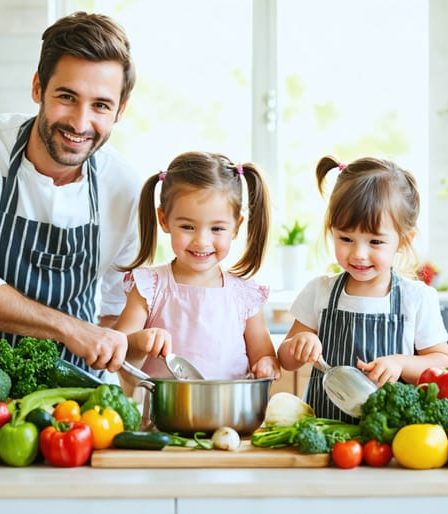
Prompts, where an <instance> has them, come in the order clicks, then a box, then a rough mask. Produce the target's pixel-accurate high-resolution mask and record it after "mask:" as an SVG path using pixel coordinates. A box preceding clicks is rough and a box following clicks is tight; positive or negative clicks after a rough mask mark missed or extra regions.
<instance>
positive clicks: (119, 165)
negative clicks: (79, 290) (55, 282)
mask: <svg viewBox="0 0 448 514" xmlns="http://www.w3.org/2000/svg"><path fill="white" fill-rule="evenodd" d="M29 117H30V116H26V115H23V114H0V172H1V175H2V176H4V177H5V176H7V175H8V168H9V158H10V153H11V151H12V148H13V146H14V143H15V141H16V136H17V132H18V130H19V127H20V125H21V124H22V123H23V122H24V121H25V120H26V119H28V118H29ZM95 159H96V165H97V182H98V204H99V217H100V263H99V275H98V276H99V278H100V280H101V289H100V291H101V293H100V298H101V303H100V307H99V313H98V314H99V315H100V316H105V315H117V314H120V312H121V310H122V308H123V306H124V303H125V300H126V299H125V295H124V292H123V286H122V277H123V274H122V273H119V272H117V271H116V270H115V269H114V267H115V266H116V265H117V264H121V265H124V264H129V263H130V262H131V261H132V260H133V259H134V258H135V256H136V249H137V240H138V237H137V222H136V212H137V202H138V196H139V192H140V186H141V184H140V182H141V181H140V179H139V175H138V173H137V172H136V170H134V169H132V167H131V166H130V165H129V164H128V163H127V162H126V161H125V160H124V159H123V157H122V156H121V155H120V154H118V153H117V152H116V151H115V150H114V149H113V148H112V147H111V146H109V145H107V144H106V145H104V146H103V147H102V148H100V150H98V152H96V153H95ZM86 167H87V165H86V164H85V165H84V166H83V169H82V176H81V177H80V178H79V180H77V181H76V182H73V183H71V184H66V185H64V186H55V185H54V183H53V179H51V178H49V177H46V176H45V175H42V174H40V173H38V172H37V171H36V169H35V168H34V166H33V165H32V164H31V162H30V161H28V160H27V159H26V158H25V157H24V158H23V159H22V165H21V167H20V169H19V171H18V183H19V198H18V203H17V211H16V214H17V215H19V216H22V217H25V218H28V219H32V220H35V221H41V222H44V223H51V224H53V225H56V226H58V227H63V228H69V227H74V226H77V225H81V224H84V223H87V222H88V221H89V219H90V210H89V195H88V192H89V185H88V181H87V177H86ZM2 187H3V184H2V181H0V193H1V190H2ZM2 278H3V277H0V284H4V280H2Z"/></svg>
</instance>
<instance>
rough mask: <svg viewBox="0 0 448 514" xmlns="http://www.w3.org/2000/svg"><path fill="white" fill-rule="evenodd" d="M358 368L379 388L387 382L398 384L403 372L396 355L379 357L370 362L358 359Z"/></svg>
mask: <svg viewBox="0 0 448 514" xmlns="http://www.w3.org/2000/svg"><path fill="white" fill-rule="evenodd" d="M356 367H357V368H358V369H360V370H361V371H363V372H364V373H366V374H367V376H368V378H370V380H371V381H372V382H374V383H375V384H377V386H378V387H382V386H383V385H384V384H385V383H386V382H396V381H397V380H398V379H399V378H400V376H401V373H402V372H403V367H402V366H401V364H400V363H399V361H398V359H396V358H395V356H394V355H388V356H387V357H378V358H377V359H375V360H373V361H370V362H364V361H362V360H361V359H358V362H357V363H356Z"/></svg>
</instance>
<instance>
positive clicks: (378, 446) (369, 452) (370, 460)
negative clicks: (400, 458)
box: [363, 439, 392, 468]
mask: <svg viewBox="0 0 448 514" xmlns="http://www.w3.org/2000/svg"><path fill="white" fill-rule="evenodd" d="M363 453H364V462H365V463H366V464H368V465H369V466H373V467H375V468H380V467H382V466H386V465H387V464H389V462H390V459H391V458H392V448H391V447H390V445H388V444H387V443H379V442H378V441H376V440H375V439H372V440H371V441H369V442H368V443H366V444H365V445H364V447H363Z"/></svg>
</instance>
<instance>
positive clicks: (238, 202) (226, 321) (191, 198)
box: [116, 152, 280, 379]
mask: <svg viewBox="0 0 448 514" xmlns="http://www.w3.org/2000/svg"><path fill="white" fill-rule="evenodd" d="M243 181H245V182H246V184H247V195H248V205H249V213H248V224H247V241H246V248H245V250H244V252H243V255H242V256H241V258H240V259H239V260H238V262H236V263H235V264H234V265H233V266H232V267H231V268H230V269H229V270H228V271H224V270H223V269H222V268H221V261H222V260H223V259H224V258H225V257H226V256H227V255H228V253H229V251H230V247H231V243H232V240H233V239H235V238H236V237H237V235H238V230H239V228H240V226H241V223H242V221H243V216H242V213H241V211H242V191H243ZM159 183H160V184H161V190H160V206H159V207H158V208H157V209H156V206H155V192H156V186H157V185H158V184H159ZM157 221H158V223H159V225H160V227H161V229H162V230H163V231H164V232H166V233H167V234H169V235H170V238H171V246H172V249H173V252H174V254H175V258H174V260H173V261H172V262H171V263H169V264H165V265H162V266H150V265H151V264H152V263H153V261H154V257H155V252H156V247H157V230H158V227H157ZM139 229H140V251H139V253H138V255H137V257H136V258H135V260H134V262H132V263H131V264H130V265H129V266H127V267H124V268H123V269H124V270H125V271H127V273H126V278H125V286H126V289H127V292H128V297H127V303H126V307H125V309H124V311H123V313H122V314H121V316H120V318H119V320H118V323H117V325H116V328H117V329H118V330H121V331H123V332H125V333H126V334H128V343H129V349H128V355H127V359H128V360H129V361H131V362H132V363H134V364H135V365H137V366H139V367H142V369H143V370H144V371H146V372H147V373H148V374H149V375H150V376H152V377H159V378H163V377H168V376H171V375H170V374H169V371H168V369H167V368H166V365H165V362H164V359H163V358H162V359H161V358H158V357H164V356H166V355H167V354H168V353H170V352H174V353H176V354H178V355H181V356H182V357H185V358H187V359H188V360H189V361H191V362H192V364H194V365H195V366H196V367H197V368H198V370H199V371H200V372H201V373H202V374H203V375H204V376H205V378H207V379H236V378H241V377H243V376H244V375H246V374H247V373H248V372H252V373H253V374H254V375H255V377H256V378H261V377H274V378H278V377H279V376H280V367H279V364H278V361H277V358H276V353H275V349H274V347H273V344H272V341H271V338H270V335H269V331H268V328H267V325H266V322H265V319H264V315H263V310H262V307H263V304H264V303H265V302H266V300H267V296H268V288H267V287H265V286H260V285H258V284H256V283H255V282H254V281H253V279H250V277H251V276H253V275H254V274H255V273H256V272H257V271H258V270H259V268H260V266H261V263H262V259H263V256H264V253H265V250H266V244H267V237H268V232H269V196H268V190H267V186H266V184H265V182H264V180H263V178H262V176H261V174H260V171H259V170H258V169H257V168H256V167H255V166H254V165H253V164H244V165H239V164H234V163H232V162H231V161H230V160H229V159H228V158H227V157H225V156H223V155H219V154H211V153H202V152H188V153H184V154H181V155H179V156H178V157H177V158H175V159H174V160H173V161H172V162H171V164H170V165H169V167H168V170H167V171H166V172H160V173H157V174H155V175H153V176H151V177H150V178H149V179H148V180H147V181H146V183H145V185H144V187H143V189H142V192H141V196H140V205H139ZM144 265H146V267H145V266H144ZM148 265H149V266H148Z"/></svg>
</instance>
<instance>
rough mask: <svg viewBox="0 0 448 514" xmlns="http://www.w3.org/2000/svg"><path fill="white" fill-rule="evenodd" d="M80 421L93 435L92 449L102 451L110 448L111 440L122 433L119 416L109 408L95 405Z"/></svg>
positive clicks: (121, 422)
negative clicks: (87, 426)
mask: <svg viewBox="0 0 448 514" xmlns="http://www.w3.org/2000/svg"><path fill="white" fill-rule="evenodd" d="M81 421H82V422H84V423H86V424H87V425H89V427H90V428H91V429H92V434H93V448H94V449H95V450H102V449H104V448H110V447H111V446H112V440H113V438H114V437H115V436H116V435H117V434H119V433H120V432H123V431H124V426H123V421H122V419H121V417H120V415H119V414H118V413H117V412H116V411H114V410H113V409H111V408H110V407H105V408H101V407H100V406H99V405H95V407H94V408H93V409H89V410H87V411H86V412H84V413H83V414H82V416H81Z"/></svg>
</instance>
